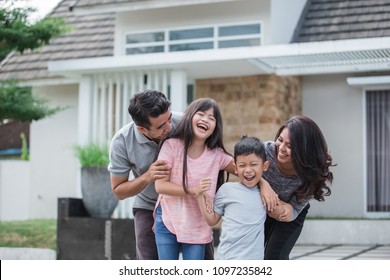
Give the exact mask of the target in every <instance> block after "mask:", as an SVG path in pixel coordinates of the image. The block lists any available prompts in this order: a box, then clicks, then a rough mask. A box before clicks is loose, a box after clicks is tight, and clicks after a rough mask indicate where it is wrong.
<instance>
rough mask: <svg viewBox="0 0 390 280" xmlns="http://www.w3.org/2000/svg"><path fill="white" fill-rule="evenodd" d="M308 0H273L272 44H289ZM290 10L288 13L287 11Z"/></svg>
mask: <svg viewBox="0 0 390 280" xmlns="http://www.w3.org/2000/svg"><path fill="white" fill-rule="evenodd" d="M306 2H307V0H288V1H286V0H272V1H271V25H270V26H271V30H270V31H271V32H270V34H269V35H270V36H271V38H270V40H271V42H272V44H288V43H290V42H291V39H292V37H293V34H294V30H295V27H296V26H297V24H298V21H299V18H300V16H301V13H302V11H303V8H304V7H305V4H306ZM286 11H288V13H286Z"/></svg>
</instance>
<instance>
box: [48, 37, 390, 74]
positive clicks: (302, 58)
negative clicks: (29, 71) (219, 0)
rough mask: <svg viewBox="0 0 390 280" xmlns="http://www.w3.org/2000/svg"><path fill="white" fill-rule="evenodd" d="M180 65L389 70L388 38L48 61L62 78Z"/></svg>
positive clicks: (278, 70) (234, 69) (204, 69)
mask: <svg viewBox="0 0 390 280" xmlns="http://www.w3.org/2000/svg"><path fill="white" fill-rule="evenodd" d="M162 68H163V69H180V70H185V71H187V72H188V73H189V76H191V77H193V78H205V77H222V76H225V77H226V76H235V75H255V74H277V75H279V76H287V75H288V76H295V75H316V74H331V73H355V72H383V71H390V37H381V38H368V39H353V40H338V41H324V42H311V43H295V44H286V45H269V46H261V47H257V48H253V47H251V48H237V49H218V50H204V51H186V52H175V53H160V54H144V55H133V56H114V57H101V58H88V59H76V60H65V61H51V62H49V63H48V70H49V71H51V72H54V73H58V74H62V75H65V76H74V75H76V76H78V75H83V74H91V73H96V72H101V71H104V72H107V71H130V70H145V69H147V70H153V69H162Z"/></svg>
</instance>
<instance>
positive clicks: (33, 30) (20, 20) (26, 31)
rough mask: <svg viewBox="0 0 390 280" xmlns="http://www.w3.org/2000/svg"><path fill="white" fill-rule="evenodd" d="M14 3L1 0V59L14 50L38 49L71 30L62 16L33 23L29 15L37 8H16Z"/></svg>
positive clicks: (8, 0) (10, 0)
mask: <svg viewBox="0 0 390 280" xmlns="http://www.w3.org/2000/svg"><path fill="white" fill-rule="evenodd" d="M13 3H14V1H12V0H3V1H2V2H1V7H0V60H3V59H4V58H5V57H6V56H7V55H8V54H9V53H10V52H11V51H14V50H16V51H19V52H21V53H23V52H24V51H25V50H28V49H30V50H34V49H37V48H39V47H41V46H43V45H45V44H47V43H49V41H50V39H52V38H55V37H58V36H60V35H62V34H64V33H65V32H66V31H68V30H69V28H68V27H67V26H66V25H65V22H64V19H62V18H51V17H47V18H44V19H42V20H40V21H38V22H36V23H34V24H32V23H30V22H29V21H28V17H29V15H30V14H31V13H33V12H35V11H36V9H34V8H31V7H27V8H15V7H14V5H13Z"/></svg>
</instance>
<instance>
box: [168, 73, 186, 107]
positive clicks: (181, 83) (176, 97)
mask: <svg viewBox="0 0 390 280" xmlns="http://www.w3.org/2000/svg"><path fill="white" fill-rule="evenodd" d="M170 78H171V83H170V84H171V98H170V100H171V102H172V105H171V110H172V111H176V112H184V110H185V108H186V107H187V73H186V72H185V71H183V70H174V71H172V72H171V75H170Z"/></svg>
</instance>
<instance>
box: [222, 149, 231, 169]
mask: <svg viewBox="0 0 390 280" xmlns="http://www.w3.org/2000/svg"><path fill="white" fill-rule="evenodd" d="M219 152H220V153H221V170H223V169H225V168H226V167H227V166H228V165H229V164H230V163H231V162H232V161H233V157H232V156H231V155H229V154H227V153H225V151H224V150H222V149H219Z"/></svg>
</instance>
